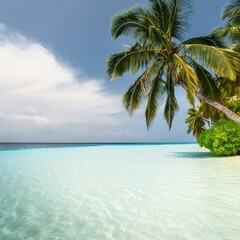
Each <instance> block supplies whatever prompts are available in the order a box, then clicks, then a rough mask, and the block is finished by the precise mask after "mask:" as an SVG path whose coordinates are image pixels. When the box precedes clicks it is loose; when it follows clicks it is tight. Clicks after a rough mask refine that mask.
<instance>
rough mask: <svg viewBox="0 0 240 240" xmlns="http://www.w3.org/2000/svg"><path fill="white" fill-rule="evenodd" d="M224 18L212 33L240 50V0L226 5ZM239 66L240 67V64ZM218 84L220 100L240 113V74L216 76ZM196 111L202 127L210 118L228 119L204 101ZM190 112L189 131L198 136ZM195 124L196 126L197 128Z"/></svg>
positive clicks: (214, 119) (215, 120) (191, 112)
mask: <svg viewBox="0 0 240 240" xmlns="http://www.w3.org/2000/svg"><path fill="white" fill-rule="evenodd" d="M222 19H223V20H227V22H226V24H225V26H224V27H217V28H215V29H214V30H213V32H212V34H213V35H218V36H220V37H223V38H224V39H225V40H226V42H227V43H228V46H229V48H231V49H233V50H235V51H238V52H240V0H231V1H230V2H228V3H227V4H226V5H225V7H224V8H223V11H222ZM238 67H239V68H240V66H238ZM216 86H217V87H218V89H219V90H220V92H221V99H220V100H219V101H220V102H221V103H222V104H223V105H225V106H226V107H228V108H229V109H231V110H232V111H233V112H235V113H236V114H238V115H240V76H239V74H238V75H237V78H236V81H229V79H227V78H223V77H219V78H216ZM195 113H196V114H197V115H198V117H199V119H198V122H200V123H201V124H203V126H202V127H204V126H205V125H206V124H207V123H208V124H209V120H211V123H214V122H217V121H219V120H223V119H226V116H225V115H224V114H221V113H219V112H218V111H216V110H215V109H214V108H213V107H211V106H209V105H207V104H204V102H201V103H200V108H199V109H198V110H197V109H195ZM188 114H189V118H188V119H187V120H186V123H188V127H189V130H188V132H189V133H190V132H192V133H193V135H195V136H198V135H197V134H196V130H197V129H199V124H197V125H196V124H195V125H193V124H194V119H195V118H194V115H193V111H189V112H188ZM195 117H196V116H195ZM200 118H201V119H200ZM206 120H207V121H206ZM193 126H195V129H194V128H193ZM201 129H203V128H201ZM239 141H240V140H239Z"/></svg>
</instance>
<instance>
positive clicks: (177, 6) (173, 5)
mask: <svg viewBox="0 0 240 240" xmlns="http://www.w3.org/2000/svg"><path fill="white" fill-rule="evenodd" d="M167 3H168V5H169V9H170V22H169V36H170V38H171V37H173V38H175V39H178V40H182V39H183V36H184V34H185V33H186V31H187V30H189V27H190V24H189V15H190V13H192V9H193V6H192V0H168V1H167Z"/></svg>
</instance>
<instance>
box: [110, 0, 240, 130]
mask: <svg viewBox="0 0 240 240" xmlns="http://www.w3.org/2000/svg"><path fill="white" fill-rule="evenodd" d="M192 9H193V8H192V1H191V0H148V6H147V7H141V6H135V7H132V8H130V9H127V10H125V11H123V12H121V13H118V14H117V15H115V16H114V17H113V19H112V25H111V34H112V37H113V38H114V39H117V38H118V37H120V36H127V37H130V38H131V40H133V44H132V45H130V46H127V47H126V49H125V50H124V51H123V52H119V53H116V54H112V55H110V56H109V57H108V59H107V64H106V67H107V73H108V75H109V78H110V79H111V80H115V79H117V78H119V77H122V76H123V74H124V73H126V72H130V73H133V74H136V73H138V72H141V74H140V76H139V77H137V79H136V80H135V81H134V82H133V84H132V85H131V86H130V87H129V88H128V90H127V91H126V92H125V94H124V96H123V103H124V106H125V108H126V110H127V111H128V113H129V114H130V115H132V114H133V113H134V112H135V111H136V110H137V109H138V108H139V107H140V105H141V104H142V103H143V102H144V101H147V104H146V110H145V118H146V123H147V126H148V127H149V126H150V124H151V123H152V121H153V119H154V118H155V116H156V114H157V110H158V107H159V105H160V104H161V103H162V102H165V104H164V105H165V106H164V117H165V119H166V121H167V123H168V126H169V128H171V126H172V121H173V118H174V116H175V113H176V112H177V110H178V109H179V104H178V99H177V97H176V94H175V92H176V86H179V85H181V86H182V87H183V88H184V89H185V90H186V92H187V99H188V101H189V102H190V103H191V104H192V105H194V101H195V96H197V97H198V98H200V99H201V100H203V101H205V102H207V103H208V104H211V105H212V106H214V107H217V108H218V109H220V110H221V111H223V112H224V113H225V114H226V113H228V111H230V109H227V108H226V107H223V106H222V105H221V104H220V102H219V103H217V104H216V102H215V101H220V96H221V91H220V90H219V88H218V86H217V83H216V78H215V76H213V75H212V72H214V73H215V75H216V77H218V78H220V77H221V78H224V79H227V80H228V81H229V80H231V81H236V79H237V73H238V71H239V66H240V58H239V53H237V52H235V51H233V50H231V49H229V48H227V47H226V44H225V43H224V41H223V39H222V36H220V34H212V35H210V36H200V37H194V38H191V39H188V40H184V35H185V33H186V32H187V30H188V29H189V16H190V14H191V12H192ZM232 116H233V119H237V120H238V121H239V122H240V117H239V116H238V115H236V114H235V115H234V113H232V112H231V111H230V112H229V114H228V117H230V118H231V117H232ZM200 123H201V122H200ZM195 124H199V120H197V121H196V123H195ZM197 133H199V130H197Z"/></svg>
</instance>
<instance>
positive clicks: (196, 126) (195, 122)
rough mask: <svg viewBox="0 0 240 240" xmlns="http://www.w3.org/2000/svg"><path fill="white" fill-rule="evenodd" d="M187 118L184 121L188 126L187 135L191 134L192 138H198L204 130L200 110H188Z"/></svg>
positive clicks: (203, 120)
mask: <svg viewBox="0 0 240 240" xmlns="http://www.w3.org/2000/svg"><path fill="white" fill-rule="evenodd" d="M188 115H189V117H188V118H187V119H186V123H187V124H188V131H187V133H191V132H192V133H193V136H196V137H199V136H200V134H201V133H203V132H204V131H205V130H206V128H205V121H206V120H208V119H205V118H204V116H203V113H202V111H201V109H200V108H199V109H196V108H190V109H189V110H188Z"/></svg>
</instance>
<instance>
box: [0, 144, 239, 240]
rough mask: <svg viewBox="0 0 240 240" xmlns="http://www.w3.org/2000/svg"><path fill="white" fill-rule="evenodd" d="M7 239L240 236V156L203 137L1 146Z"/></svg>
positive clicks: (1, 203) (0, 231)
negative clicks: (221, 151)
mask: <svg viewBox="0 0 240 240" xmlns="http://www.w3.org/2000/svg"><path fill="white" fill-rule="evenodd" d="M0 193H1V194H0V239H4V240H5V239H7V240H8V239H12V240H18V239H24V240H25V239H44V240H45V239H61V240H62V239H66V240H71V239H73V240H75V239H80V240H90V239H91V240H105V239H109V240H123V239H126V240H127V239H132V240H141V239H142V240H143V239H144V240H160V239H163V240H170V239H171V240H205V239H207V240H216V239H217V240H239V239H240V157H231V158H218V157H214V156H213V155H211V154H210V153H208V152H207V150H204V149H201V148H199V147H198V146H197V145H196V144H176V145H169V144H168V145H103V146H88V147H74V148H71V147H67V148H39V149H24V150H2V151H0Z"/></svg>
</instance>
